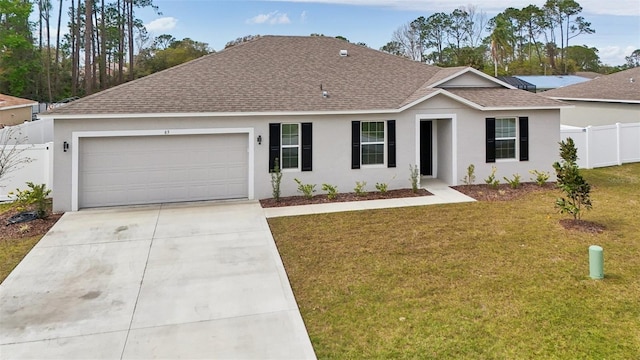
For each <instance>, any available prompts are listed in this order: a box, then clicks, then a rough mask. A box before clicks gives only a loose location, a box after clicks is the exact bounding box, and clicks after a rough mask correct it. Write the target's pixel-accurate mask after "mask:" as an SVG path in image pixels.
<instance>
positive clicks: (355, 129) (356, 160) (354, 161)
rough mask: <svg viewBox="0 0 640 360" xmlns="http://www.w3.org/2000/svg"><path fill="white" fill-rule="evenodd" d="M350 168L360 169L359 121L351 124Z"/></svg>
mask: <svg viewBox="0 0 640 360" xmlns="http://www.w3.org/2000/svg"><path fill="white" fill-rule="evenodd" d="M351 168H352V169H360V121H352V122H351Z"/></svg>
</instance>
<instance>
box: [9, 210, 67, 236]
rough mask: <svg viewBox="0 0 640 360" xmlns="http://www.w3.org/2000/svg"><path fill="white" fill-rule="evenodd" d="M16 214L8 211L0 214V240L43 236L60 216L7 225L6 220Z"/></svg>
mask: <svg viewBox="0 0 640 360" xmlns="http://www.w3.org/2000/svg"><path fill="white" fill-rule="evenodd" d="M17 213H19V211H17V210H9V211H7V212H5V213H3V214H0V240H6V239H22V238H27V237H31V236H36V235H44V234H46V233H47V231H49V229H51V227H52V226H53V225H54V224H55V223H56V221H58V219H60V217H61V216H62V214H50V215H49V216H47V218H45V219H36V220H32V221H28V222H23V223H17V224H10V225H7V222H8V219H9V218H10V217H12V216H13V215H16V214H17Z"/></svg>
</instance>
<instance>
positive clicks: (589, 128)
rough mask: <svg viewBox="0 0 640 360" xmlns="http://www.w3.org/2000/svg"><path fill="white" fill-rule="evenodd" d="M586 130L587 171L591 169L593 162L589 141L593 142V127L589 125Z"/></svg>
mask: <svg viewBox="0 0 640 360" xmlns="http://www.w3.org/2000/svg"><path fill="white" fill-rule="evenodd" d="M584 130H585V131H586V133H587V134H586V136H585V137H584V139H585V144H586V146H585V147H586V148H587V151H586V154H587V155H586V159H585V162H586V168H587V169H591V161H590V160H589V153H590V152H591V146H589V143H590V141H589V140H591V125H589V126H587V127H586V128H584Z"/></svg>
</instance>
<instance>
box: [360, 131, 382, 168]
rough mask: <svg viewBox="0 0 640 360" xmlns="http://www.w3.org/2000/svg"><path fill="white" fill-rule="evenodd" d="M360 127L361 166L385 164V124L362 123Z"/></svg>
mask: <svg viewBox="0 0 640 360" xmlns="http://www.w3.org/2000/svg"><path fill="white" fill-rule="evenodd" d="M360 125H361V131H360V134H361V135H360V146H361V147H362V152H361V154H362V160H361V164H362V165H382V164H384V122H382V121H376V122H362V123H361V124H360Z"/></svg>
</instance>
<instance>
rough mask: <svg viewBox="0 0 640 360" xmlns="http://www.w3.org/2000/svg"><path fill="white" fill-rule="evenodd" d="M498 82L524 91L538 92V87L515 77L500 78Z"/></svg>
mask: <svg viewBox="0 0 640 360" xmlns="http://www.w3.org/2000/svg"><path fill="white" fill-rule="evenodd" d="M498 80H501V81H504V82H506V83H507V84H509V85H511V86H513V87H515V88H518V89H522V90H527V91H531V92H536V86H535V85H533V84H532V83H530V82H526V81H524V80H521V79H518V78H517V77H515V76H498Z"/></svg>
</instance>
